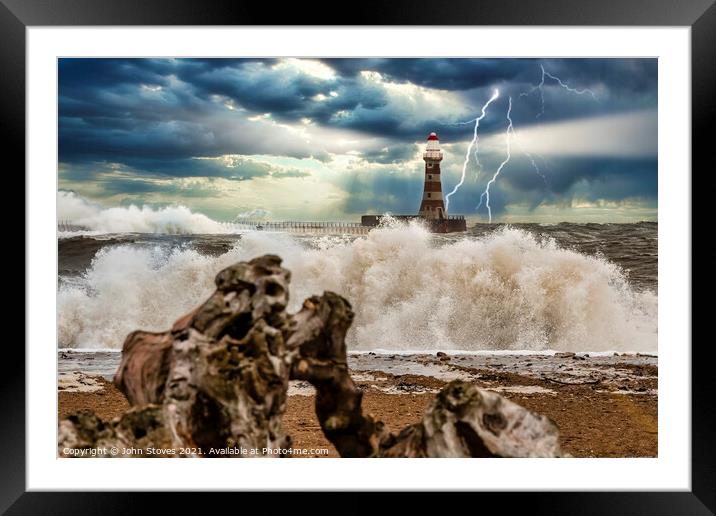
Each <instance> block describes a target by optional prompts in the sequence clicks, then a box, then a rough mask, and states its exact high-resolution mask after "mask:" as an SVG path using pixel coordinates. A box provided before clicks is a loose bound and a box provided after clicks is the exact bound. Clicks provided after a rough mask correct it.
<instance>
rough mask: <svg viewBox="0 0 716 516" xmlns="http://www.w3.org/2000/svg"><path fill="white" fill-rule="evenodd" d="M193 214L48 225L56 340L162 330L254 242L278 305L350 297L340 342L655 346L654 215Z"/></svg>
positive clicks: (423, 348) (517, 347) (384, 347)
mask: <svg viewBox="0 0 716 516" xmlns="http://www.w3.org/2000/svg"><path fill="white" fill-rule="evenodd" d="M126 215H127V214H125V218H126ZM130 215H132V214H130ZM133 216H134V217H135V219H133V220H135V221H142V220H143V219H142V216H143V215H142V213H141V211H140V210H138V211H137V213H134V214H133ZM107 220H110V219H107ZM123 220H124V219H123ZM155 222H156V221H155ZM196 222H197V221H196V220H195V219H192V218H189V219H184V218H179V219H173V220H172V221H171V223H163V224H162V225H159V226H158V225H157V224H155V223H152V224H146V225H142V224H140V223H136V224H133V225H129V226H127V225H121V224H119V225H113V224H110V223H109V222H108V223H107V224H105V226H104V227H102V226H101V225H98V226H97V227H95V228H94V229H93V230H87V231H84V230H82V231H61V232H59V233H58V274H59V278H58V292H57V324H58V342H57V346H58V350H59V351H60V353H62V352H63V350H68V351H78V350H83V351H96V352H99V351H102V352H111V351H113V350H120V349H121V347H122V343H123V341H124V339H125V337H126V336H127V334H128V333H130V332H131V331H133V330H136V329H143V330H149V331H161V330H166V329H168V328H169V327H170V326H171V325H172V323H173V322H174V321H175V320H176V319H177V318H179V317H180V316H182V315H183V314H185V313H187V312H188V311H190V310H191V309H192V308H194V307H195V306H196V305H198V304H199V303H201V302H202V301H204V300H205V299H206V298H207V297H208V296H209V295H210V294H211V292H212V291H213V289H214V283H213V281H214V277H215V276H216V274H217V273H218V272H219V271H220V270H222V269H223V268H225V267H227V266H229V265H231V264H233V263H236V262H238V261H242V260H249V259H251V258H254V257H256V256H259V255H262V254H266V253H271V254H277V255H279V256H280V257H281V258H282V259H283V265H284V267H286V268H288V269H289V270H290V271H291V273H292V276H291V286H290V305H289V311H297V310H298V309H299V308H300V306H301V303H302V301H303V300H304V299H305V298H306V297H309V296H311V295H314V294H321V293H322V292H323V291H327V290H328V291H333V292H337V293H338V294H340V295H342V296H344V297H345V298H347V299H348V300H349V301H350V303H351V305H352V306H353V309H354V311H355V314H356V316H355V319H354V323H353V325H352V327H351V329H350V330H349V333H348V336H347V344H348V348H349V351H351V352H355V353H364V352H370V351H381V352H390V353H421V352H427V351H430V352H434V351H435V350H450V351H451V352H455V351H457V352H468V353H485V352H494V353H506V352H514V353H520V352H529V353H541V352H545V351H558V352H559V351H570V352H604V353H606V352H648V353H656V351H657V340H658V339H657V305H658V295H657V293H658V266H657V265H658V256H657V254H658V253H657V251H658V224H657V223H655V222H640V223H634V224H575V223H559V224H473V225H469V229H468V231H467V232H465V233H453V234H432V233H430V232H429V231H427V230H426V229H425V228H424V227H422V226H421V225H420V224H419V223H415V222H414V223H411V224H402V223H397V222H396V223H393V224H388V225H386V226H384V227H380V228H376V229H374V230H371V231H370V232H369V233H367V234H363V235H355V234H326V233H320V234H319V233H314V232H297V231H268V230H265V229H264V230H258V229H255V228H250V227H249V228H247V227H238V226H236V225H232V224H223V223H212V222H211V221H209V219H207V220H204V219H201V220H199V221H198V222H199V223H196Z"/></svg>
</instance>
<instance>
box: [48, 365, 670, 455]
mask: <svg viewBox="0 0 716 516" xmlns="http://www.w3.org/2000/svg"><path fill="white" fill-rule="evenodd" d="M440 355H441V356H438V355H437V354H412V355H398V354H386V353H361V354H352V355H350V358H349V366H350V368H351V372H352V376H353V378H354V381H355V382H356V383H357V384H358V385H359V386H360V388H361V389H362V390H363V392H364V397H363V410H364V411H365V412H367V413H370V414H373V415H374V416H376V417H377V418H378V419H380V420H382V421H383V422H384V423H385V424H386V425H387V426H388V427H389V428H390V429H391V431H394V432H397V431H399V430H400V429H402V428H403V427H405V426H406V425H409V424H412V423H416V422H418V421H419V420H420V419H421V417H422V414H423V412H424V411H425V408H426V407H427V406H428V404H429V403H430V402H431V401H432V399H433V398H434V395H435V393H436V392H437V391H438V390H440V389H441V388H442V387H443V386H444V385H446V384H447V382H449V381H450V380H453V379H462V380H466V381H470V382H472V383H474V384H475V385H477V386H478V387H480V388H484V389H489V390H494V391H496V392H499V393H500V394H502V395H504V396H505V397H507V398H508V399H510V400H512V401H514V402H516V403H519V404H521V405H523V406H524V407H526V408H528V409H530V410H533V411H536V412H539V413H542V414H544V415H546V416H548V417H549V418H551V419H552V420H553V421H554V422H555V423H556V424H557V426H558V427H559V429H560V434H561V446H562V449H563V451H564V452H566V453H568V454H570V455H572V456H574V457H655V456H657V453H658V441H657V419H658V418H657V406H658V403H657V399H658V391H657V383H658V381H657V376H658V365H657V363H658V360H657V357H656V356H651V355H640V354H620V355H615V354H600V355H598V356H590V355H588V354H583V353H578V354H572V353H556V354H442V353H441V354H440ZM118 359H119V353H116V352H113V353H101V352H100V353H83V352H68V351H62V352H60V354H59V364H60V382H59V391H58V416H59V418H63V417H66V416H67V415H69V414H72V413H74V412H77V411H79V410H83V409H91V410H93V411H95V412H96V413H97V415H98V416H100V417H101V418H102V419H105V420H110V419H112V418H114V417H117V416H119V415H120V414H121V413H122V412H123V411H124V410H125V409H127V408H128V407H129V404H128V403H127V400H126V399H125V398H124V396H123V394H122V393H121V392H119V391H118V390H117V389H116V388H115V387H114V386H113V385H112V383H111V382H110V381H109V380H110V378H111V376H112V374H113V370H114V368H115V367H116V362H117V360H118ZM313 406H314V392H313V388H312V387H311V386H310V385H308V384H306V383H304V382H291V385H290V387H289V399H288V403H287V407H286V413H285V415H284V418H283V421H284V425H285V428H286V431H287V433H288V434H289V435H291V437H292V438H293V447H294V448H304V449H317V448H322V449H328V454H327V455H318V454H314V456H322V457H325V456H327V457H336V456H337V453H336V451H335V449H334V448H333V447H332V445H331V444H330V443H329V442H328V441H327V440H326V439H325V437H324V436H323V434H322V432H321V429H320V427H319V425H318V420H317V419H316V416H315V413H314V408H313Z"/></svg>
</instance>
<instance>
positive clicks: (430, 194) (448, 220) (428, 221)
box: [360, 133, 467, 233]
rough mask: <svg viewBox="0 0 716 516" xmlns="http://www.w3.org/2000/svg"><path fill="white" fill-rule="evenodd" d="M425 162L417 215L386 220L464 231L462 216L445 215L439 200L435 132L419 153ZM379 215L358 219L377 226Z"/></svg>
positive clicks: (439, 230)
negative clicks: (414, 222)
mask: <svg viewBox="0 0 716 516" xmlns="http://www.w3.org/2000/svg"><path fill="white" fill-rule="evenodd" d="M423 160H424V161H425V182H424V186H423V199H422V201H421V202H420V210H418V214H417V215H391V216H390V220H392V221H395V220H399V221H405V222H408V221H411V220H415V219H418V220H419V221H420V224H421V225H422V226H424V227H427V228H428V229H429V230H430V231H432V232H433V233H455V232H458V231H466V230H467V221H466V220H465V217H464V216H463V215H453V216H452V217H449V216H448V214H447V211H445V203H444V202H443V188H442V184H441V182H440V162H441V161H442V160H443V153H442V151H441V150H440V140H439V139H438V135H437V134H435V133H430V134H429V135H428V143H427V145H426V146H425V152H423ZM383 219H384V216H383V215H363V216H362V217H361V218H360V223H361V226H368V227H377V226H380V224H381V222H382V221H383Z"/></svg>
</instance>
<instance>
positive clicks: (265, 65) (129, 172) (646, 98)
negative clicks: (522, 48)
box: [58, 58, 658, 220]
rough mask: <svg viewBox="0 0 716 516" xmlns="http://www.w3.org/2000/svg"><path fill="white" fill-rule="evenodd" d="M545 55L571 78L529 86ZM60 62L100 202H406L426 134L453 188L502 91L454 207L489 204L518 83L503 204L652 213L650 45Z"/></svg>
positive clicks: (336, 205) (418, 181) (91, 194)
mask: <svg viewBox="0 0 716 516" xmlns="http://www.w3.org/2000/svg"><path fill="white" fill-rule="evenodd" d="M542 67H543V68H544V69H545V70H547V71H548V72H549V74H551V75H552V76H554V77H558V78H559V79H560V80H562V81H563V84H559V82H558V81H556V80H554V79H552V78H550V77H545V78H544V79H545V80H544V82H543V84H542V87H541V88H537V86H538V85H539V84H540V81H541V80H542V78H543V76H542V72H541V70H542ZM58 72H59V98H58V109H59V127H58V129H59V139H58V144H59V182H60V187H61V188H67V189H72V190H73V191H76V192H78V193H79V194H80V195H84V196H86V197H88V198H92V199H95V200H99V201H102V202H116V203H127V202H132V200H133V199H134V200H136V201H137V202H139V201H140V200H141V201H142V202H147V199H150V201H149V202H154V203H164V204H166V203H172V202H181V203H184V204H189V205H190V206H189V207H191V208H194V207H196V206H199V204H196V205H192V203H194V202H199V200H201V202H203V203H210V202H211V199H215V200H216V202H215V203H214V204H213V205H212V213H213V214H214V215H216V214H219V216H221V217H223V218H224V219H227V220H230V219H232V218H234V217H235V216H236V214H237V213H238V212H237V211H236V210H234V209H232V205H231V202H230V198H231V195H236V192H239V191H240V192H241V196H242V197H241V198H242V203H243V204H242V206H243V207H244V208H248V209H253V208H254V207H259V206H261V207H264V206H267V207H268V209H269V210H270V211H271V212H272V213H273V214H274V215H275V216H277V217H281V216H283V215H284V214H285V215H286V216H288V214H289V213H290V215H291V216H293V217H296V216H298V217H300V214H301V206H300V205H299V204H298V201H296V202H297V204H296V205H294V206H285V205H286V203H290V202H291V199H292V198H295V199H299V198H300V199H306V198H308V197H310V191H316V192H318V191H320V192H322V195H324V196H325V197H324V199H317V200H316V202H317V203H319V204H321V203H323V205H325V209H323V211H320V210H319V211H318V212H317V211H316V209H317V208H316V207H315V206H314V207H312V208H311V210H312V211H311V216H312V217H317V216H318V217H323V218H327V219H331V218H335V219H344V218H351V217H354V215H355V214H359V213H362V212H386V211H390V212H393V213H412V212H414V211H415V210H416V206H415V204H416V203H419V198H420V194H421V191H422V162H421V160H420V152H421V149H422V147H421V146H422V145H423V143H424V139H425V136H426V135H427V133H428V132H430V131H437V132H438V133H439V135H440V138H441V143H442V144H443V146H444V149H445V155H446V157H445V160H444V162H443V171H444V174H443V190H444V191H449V190H450V189H452V187H453V186H454V185H455V183H456V182H457V181H458V179H459V175H460V172H461V167H462V163H463V160H464V153H465V150H466V146H467V144H468V143H469V140H470V138H471V137H472V129H473V127H472V123H471V122H470V120H471V119H474V118H475V116H477V115H478V114H479V112H480V108H481V107H482V105H483V104H484V103H485V102H486V101H487V99H488V98H489V97H490V96H491V95H492V92H493V91H494V90H495V89H498V90H499V92H500V98H499V99H498V100H497V101H496V102H495V103H494V104H493V105H491V106H490V109H489V110H488V114H487V116H486V117H485V118H484V120H483V121H481V124H480V147H481V152H482V154H481V156H480V162H481V164H482V167H478V166H477V164H476V163H475V162H474V160H473V161H472V162H471V163H470V165H469V169H468V171H467V178H466V179H467V180H466V182H465V185H464V186H463V187H462V188H461V190H460V191H459V192H458V193H457V194H455V195H454V196H453V197H452V198H451V204H450V209H451V212H452V213H464V214H467V215H478V216H479V215H480V213H478V212H476V211H475V208H476V206H477V204H478V202H479V195H480V192H481V191H482V190H483V189H484V186H485V181H486V179H487V178H488V177H489V176H490V175H491V174H492V173H494V171H495V169H496V167H497V165H498V164H499V162H500V161H501V160H502V159H503V158H504V155H505V148H504V131H505V129H506V125H507V120H506V103H507V99H508V98H509V97H511V98H512V100H513V111H512V119H513V123H514V127H515V130H516V138H515V142H516V144H515V149H514V151H515V157H514V159H513V160H512V161H511V162H510V164H509V165H508V166H507V167H506V168H505V170H504V172H503V173H502V175H501V176H500V179H499V181H498V182H496V183H495V185H494V188H493V190H492V192H493V195H492V196H491V197H492V199H493V209H492V211H493V215H494V214H497V215H498V216H499V215H500V214H509V212H510V210H511V209H513V207H517V206H519V207H521V208H520V209H526V210H528V211H529V210H533V211H534V210H536V209H537V208H538V207H541V209H545V208H548V209H551V208H550V207H552V208H553V209H554V210H562V212H563V213H564V214H565V217H572V218H575V217H576V218H579V216H578V208H577V207H575V206H578V205H580V203H597V204H598V203H602V205H604V203H619V204H620V206H623V207H624V206H625V207H626V208H625V209H628V207H629V206H635V207H638V208H639V211H638V213H639V215H638V216H639V217H642V216H643V209H642V208H644V207H645V206H646V207H649V208H653V216H654V217H655V214H656V198H657V168H658V166H657V127H656V112H657V111H656V110H657V61H656V59H543V60H538V59H462V58H461V59H449V58H444V59H443V58H440V59H438V58H435V59H433V58H430V59H417V58H391V59H385V58H368V59H293V58H286V59H223V58H222V59H96V58H92V59H74V58H73V59H60V60H59V61H58ZM565 84H566V85H569V87H570V88H572V89H576V90H584V89H589V90H590V91H591V92H593V93H594V95H578V94H574V93H573V92H570V91H568V90H567V89H566V88H565V87H564V85H565ZM517 144H519V145H517ZM317 185H321V186H320V188H319V187H318V186H317ZM192 189H193V191H192ZM297 189H306V192H301V193H300V195H299V194H297V193H296V192H297ZM269 192H275V193H274V194H273V195H272V194H271V193H269ZM292 193H293V195H292ZM252 195H253V196H256V202H255V206H254V207H252V206H248V207H247V206H246V203H247V201H246V200H247V199H250V198H251V197H252ZM195 199H196V201H195ZM276 199H280V202H281V203H282V204H281V205H280V206H278V205H274V204H272V202H274V203H278V202H279V201H278V200H276ZM301 202H305V201H304V200H302V201H301ZM202 206H203V205H202ZM567 207H568V208H569V209H567ZM282 210H284V211H282ZM565 210H566V211H565ZM622 212H623V209H622ZM635 213H636V212H635ZM635 216H636V215H635Z"/></svg>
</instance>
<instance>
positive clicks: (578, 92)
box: [520, 65, 599, 118]
mask: <svg viewBox="0 0 716 516" xmlns="http://www.w3.org/2000/svg"><path fill="white" fill-rule="evenodd" d="M539 67H540V69H541V70H542V77H541V78H540V81H539V83H538V84H537V86H532V88H531V89H530V90H529V91H525V92H522V93H520V97H526V96H528V95H531V94H532V93H534V92H535V91H538V90H539V96H540V106H541V108H540V112H539V113H537V116H536V117H535V118H539V117H541V116H542V115H544V88H543V86H544V80H545V77H549V78H550V79H552V80H553V81H555V82H556V83H557V84H559V86H560V87H561V88H563V89H565V90H567V91H568V92H570V93H574V94H576V95H590V96H591V97H592V98H593V99H594V100H596V101H597V102H599V99H598V98H597V95H596V94H595V93H594V92H593V91H592V90H590V89H589V88H584V89H581V90H580V89H577V88H572V87H570V86H569V85H567V84H566V83H565V82H564V81H562V79H560V78H559V77H557V76H556V75H552V74H551V73H549V72H548V71H547V70H545V69H544V65H539Z"/></svg>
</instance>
